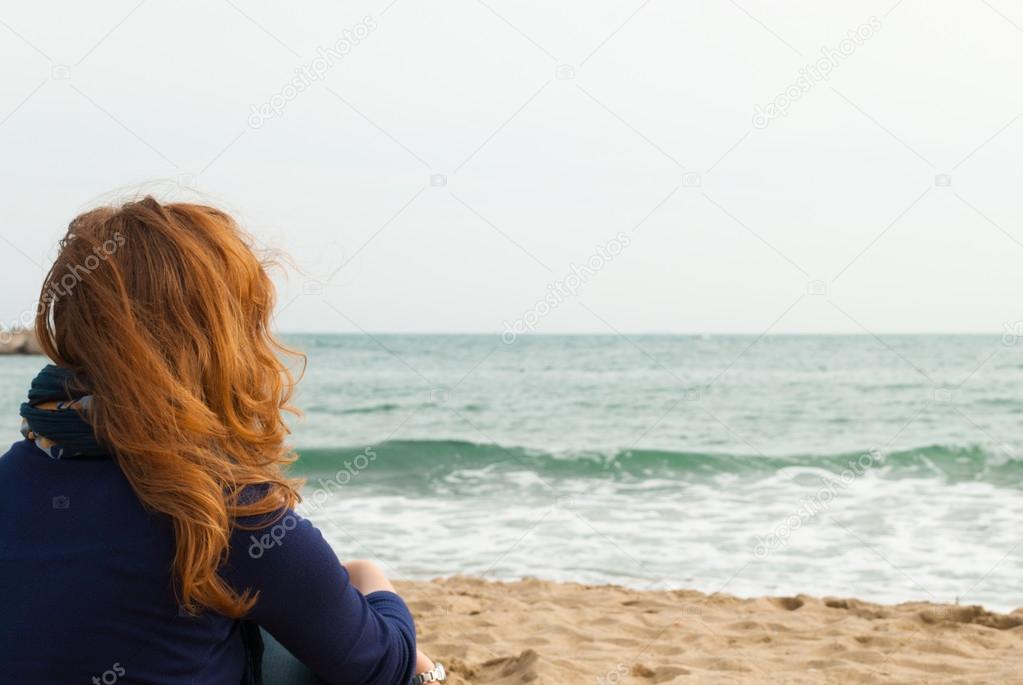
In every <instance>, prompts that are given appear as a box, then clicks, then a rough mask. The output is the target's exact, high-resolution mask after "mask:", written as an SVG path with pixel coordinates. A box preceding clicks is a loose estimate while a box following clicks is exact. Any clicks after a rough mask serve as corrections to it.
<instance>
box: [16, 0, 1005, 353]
mask: <svg viewBox="0 0 1023 685" xmlns="http://www.w3.org/2000/svg"><path fill="white" fill-rule="evenodd" d="M782 4H783V5H784V7H780V5H782ZM1021 67H1023V9H1021V8H1020V7H1019V6H1018V5H1016V4H1014V3H1011V2H1008V1H1007V0H990V1H985V0H976V1H973V0H957V1H955V2H952V1H951V0H936V1H930V2H924V0H902V1H901V2H897V1H896V0H889V1H887V2H869V1H868V2H858V3H847V2H819V1H817V2H810V1H809V0H806V1H799V2H787V3H771V2H766V1H765V0H737V1H736V2H732V1H730V0H714V1H711V0H703V1H700V2H674V1H670V0H650V1H649V2H643V1H642V0H630V1H624V0H623V1H618V2H593V1H589V2H584V1H582V0H562V1H561V2H557V3H551V2H542V1H541V0H534V1H529V2H526V1H518V0H485V2H484V1H480V0H451V1H450V2H444V3H426V2H422V1H421V0H395V1H394V2H391V0H381V1H378V2H350V3H343V4H342V3H334V2H303V3H297V4H296V3H279V2H269V1H268V0H265V1H254V0H230V2H228V1H227V0H206V1H204V2H198V1H197V0H192V1H186V2H175V3H171V2H167V0H144V1H143V2H141V3H138V2H137V0H125V1H121V0H117V1H114V0H96V2H92V3H56V4H54V3H13V2H6V3H2V4H0V198H2V202H0V236H2V239H3V241H4V242H5V243H6V245H5V246H4V249H3V257H2V264H3V270H4V286H5V287H4V288H3V289H2V290H0V318H2V319H3V320H4V321H5V322H10V321H12V320H14V319H16V318H17V317H18V315H19V313H20V312H21V311H22V310H24V309H26V308H27V307H30V306H31V305H32V303H33V298H34V297H35V296H37V294H38V283H39V280H40V277H41V275H42V268H43V267H44V266H46V265H47V262H48V260H50V259H52V257H53V245H54V243H55V241H56V240H57V239H58V237H59V236H60V235H61V234H62V233H63V231H64V229H65V227H66V225H67V222H68V221H69V220H70V219H71V218H72V217H73V216H74V215H75V214H77V213H78V212H79V211H82V210H83V209H86V208H88V207H91V206H93V205H95V204H97V203H100V202H103V201H105V200H111V199H121V198H125V197H130V196H131V195H132V194H134V193H136V192H139V190H140V189H141V190H143V191H145V190H149V191H152V192H154V193H157V194H158V195H160V196H161V197H163V198H165V199H170V198H195V197H199V198H203V199H205V200H206V201H209V202H213V203H216V204H219V205H221V206H224V207H225V208H227V209H228V210H230V211H232V212H234V213H236V215H237V216H238V217H239V219H240V220H241V221H242V222H243V223H244V225H245V226H247V227H248V228H249V229H250V230H251V231H252V232H253V233H254V234H255V235H257V236H258V237H259V239H260V240H261V241H262V242H263V243H265V244H267V245H272V246H274V247H278V248H282V249H284V250H285V251H287V252H288V253H290V255H291V256H292V259H293V261H294V262H295V264H296V265H297V266H298V267H299V269H300V272H299V273H292V274H291V276H290V277H289V278H288V279H287V281H286V282H285V281H283V280H282V282H281V294H280V300H281V303H280V311H279V313H278V325H279V327H280V328H281V329H282V330H285V331H339V332H341V331H358V330H360V329H362V330H367V331H378V332H501V331H503V330H506V325H511V326H514V325H519V326H520V327H522V326H524V327H525V328H524V329H523V330H530V331H533V330H535V331H537V332H540V333H556V332H601V333H607V332H611V331H612V330H618V331H627V332H636V333H639V332H680V333H692V332H698V333H699V332H709V333H714V332H746V333H754V334H758V333H761V332H764V331H770V332H774V333H787V332H788V333H791V332H850V333H852V332H864V331H873V332H917V331H940V332H946V331H1001V330H1002V329H1003V328H1004V327H1005V326H1007V325H1009V326H1011V325H1013V322H1016V321H1020V320H1023V269H1021V268H1020V265H1021V263H1023V202H1021V199H1020V198H1021V194H1020V188H1021V187H1023V171H1021V169H1023V166H1021V164H1020V154H1019V153H1020V151H1021V150H1023V121H1020V120H1019V119H1020V117H1021V114H1023V89H1020V88H1019V76H1020V73H1021V72H1023V69H1021ZM825 72H827V73H825ZM786 91H788V95H787V96H784V98H785V99H786V100H787V101H788V102H787V103H780V104H781V105H782V107H780V108H777V109H772V108H771V107H768V104H769V103H771V102H772V101H775V99H776V98H777V97H778V96H779V95H783V94H785V93H786ZM782 109H783V110H784V111H782ZM191 188H194V190H192V189H191ZM612 252H614V254H612ZM587 262H589V264H590V267H592V268H589V267H588V268H583V265H585V264H587ZM545 297H546V298H547V299H546V300H545V302H546V304H544V303H542V302H541V301H542V300H544V298H545ZM516 322H518V324H516Z"/></svg>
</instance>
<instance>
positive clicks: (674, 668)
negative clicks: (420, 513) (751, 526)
mask: <svg viewBox="0 0 1023 685" xmlns="http://www.w3.org/2000/svg"><path fill="white" fill-rule="evenodd" d="M395 585H396V586H397V589H398V591H399V592H400V593H401V594H402V596H403V597H405V598H406V599H407V600H408V603H409V606H410V608H411V609H412V611H413V614H414V615H415V618H416V623H417V626H418V628H419V631H420V641H421V646H422V648H423V649H424V650H425V651H426V652H427V653H428V654H429V655H430V656H431V657H433V658H435V659H437V660H439V661H441V662H443V663H444V664H445V665H446V666H447V667H448V668H449V671H451V673H452V676H451V678H450V680H449V682H451V683H453V684H456V685H457V684H459V683H466V684H468V683H481V684H482V683H488V684H493V685H511V684H512V683H534V684H536V685H540V684H543V683H550V684H555V683H556V684H559V685H614V684H616V683H622V684H630V683H637V684H639V683H644V684H649V683H708V684H710V683H778V682H785V683H832V682H841V683H873V682H898V683H920V684H923V683H934V682H938V681H940V682H947V683H957V684H966V683H987V684H992V685H993V684H997V683H1010V682H1019V673H1020V672H1021V671H1023V608H1021V609H1017V610H1015V611H1013V612H1012V613H1008V614H1004V613H997V612H991V611H987V610H986V609H984V608H983V607H980V606H970V605H952V604H935V603H931V602H906V603H902V604H895V605H882V604H875V603H872V602H865V601H861V600H857V599H854V598H848V597H841V598H840V597H812V596H808V595H797V596H795V597H756V598H748V599H743V598H739V597H734V596H731V595H726V594H715V595H707V594H705V593H702V592H697V591H693V590H633V589H629V588H625V587H621V586H617V585H584V584H578V583H557V582H552V581H543V580H537V579H533V578H526V579H523V580H520V581H514V582H498V581H489V580H484V579H481V578H477V577H469V576H454V577H451V578H444V579H436V580H431V581H396V582H395Z"/></svg>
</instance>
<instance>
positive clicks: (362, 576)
mask: <svg viewBox="0 0 1023 685" xmlns="http://www.w3.org/2000/svg"><path fill="white" fill-rule="evenodd" d="M344 567H345V568H346V569H348V577H349V579H350V581H351V583H352V585H354V586H355V588H356V589H357V590H358V591H359V592H361V593H362V594H364V595H368V594H369V593H371V592H381V591H384V592H394V586H393V585H391V581H389V580H387V576H385V575H384V572H383V570H382V569H381V568H380V567H379V566H377V565H376V564H374V563H373V562H372V561H367V560H365V559H357V560H355V561H346V562H344ZM433 666H434V663H433V660H432V659H430V657H428V656H426V655H425V654H423V653H422V651H420V650H419V649H416V673H425V672H427V671H432V670H433Z"/></svg>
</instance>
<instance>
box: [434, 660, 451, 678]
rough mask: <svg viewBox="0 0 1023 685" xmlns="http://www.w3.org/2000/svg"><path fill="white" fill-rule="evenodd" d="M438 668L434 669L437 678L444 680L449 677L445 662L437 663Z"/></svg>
mask: <svg viewBox="0 0 1023 685" xmlns="http://www.w3.org/2000/svg"><path fill="white" fill-rule="evenodd" d="M436 666H437V668H435V669H433V674H434V675H435V676H436V677H437V680H444V679H445V678H447V677H448V674H447V672H445V671H444V664H437V665H436Z"/></svg>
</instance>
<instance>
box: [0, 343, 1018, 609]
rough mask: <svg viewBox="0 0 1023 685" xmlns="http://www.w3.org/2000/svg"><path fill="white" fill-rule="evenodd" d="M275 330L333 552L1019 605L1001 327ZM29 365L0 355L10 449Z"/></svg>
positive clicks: (778, 590)
mask: <svg viewBox="0 0 1023 685" xmlns="http://www.w3.org/2000/svg"><path fill="white" fill-rule="evenodd" d="M289 342H290V343H292V344H293V345H295V346H297V347H299V348H301V349H304V350H305V351H306V352H307V353H308V355H309V367H308V372H307V374H306V378H305V380H304V381H303V384H302V386H301V390H300V393H299V396H298V404H299V405H300V406H301V407H302V408H303V409H304V410H305V412H306V413H305V417H304V419H303V420H301V421H300V422H297V423H296V424H295V433H294V436H293V438H294V440H293V442H294V444H295V445H296V446H297V447H298V449H299V452H300V453H301V455H302V458H301V460H300V462H299V464H298V465H297V468H296V470H297V471H298V472H299V473H300V474H301V475H303V476H305V477H306V478H307V479H308V484H307V489H306V502H305V504H304V505H303V510H304V513H306V514H307V515H309V516H310V517H312V518H313V519H314V520H316V521H317V522H318V523H319V524H320V525H321V527H322V528H323V529H324V533H325V534H326V535H327V537H328V538H329V539H330V540H331V542H332V543H333V544H334V546H335V548H336V549H337V550H338V552H339V554H341V555H342V556H348V557H352V556H369V557H374V558H377V559H379V560H381V561H383V562H384V563H385V564H386V565H387V566H388V567H389V568H390V569H391V571H392V572H393V573H394V574H395V575H398V576H402V577H433V576H439V575H451V574H455V573H472V574H478V575H485V576H487V577H490V578H517V577H521V576H524V575H531V576H539V577H544V578H551V579H557V580H576V581H584V582H615V583H623V584H627V585H632V586H636V587H692V588H697V589H701V590H705V591H717V590H724V591H726V592H730V593H734V594H739V595H759V594H765V593H769V594H794V593H798V592H808V593H812V594H832V595H843V596H850V595H851V596H858V597H861V598H866V599H874V600H880V601H902V600H909V599H925V600H933V601H955V600H956V598H960V599H961V601H963V602H964V603H981V604H985V605H986V606H988V607H990V608H995V609H1003V610H1005V609H1013V608H1016V607H1019V606H1023V587H1021V584H1020V582H1019V580H1018V579H1019V577H1020V572H1021V571H1023V562H1021V555H1023V545H1019V543H1020V542H1021V540H1023V531H1021V528H1020V525H1019V523H1020V521H1021V520H1023V496H1021V495H1023V488H1021V479H1023V452H1020V451H1019V441H1018V440H1017V435H1018V434H1019V429H1020V421H1021V419H1023V392H1020V389H1021V388H1023V351H1021V349H1020V348H1021V347H1023V343H1021V344H1020V345H1017V344H1015V342H1016V341H1015V339H1014V338H1013V337H1011V336H1009V337H1006V338H1004V339H1003V337H1002V336H1001V335H997V334H996V335H991V336H885V337H883V338H882V339H875V338H873V337H870V336H859V337H835V336H793V337H765V338H763V339H757V338H755V337H743V336H720V337H719V336H712V337H678V336H630V337H629V338H622V337H602V336H576V337H554V336H550V337H547V336H536V337H526V338H520V339H519V340H518V341H516V342H515V343H514V344H513V345H506V344H503V343H502V342H501V340H500V338H499V337H497V336H492V337H490V336H372V337H370V336H327V335H309V336H291V337H289ZM38 364H39V360H38V359H15V358H7V359H2V360H0V384H2V387H3V388H4V389H5V392H4V393H3V396H4V397H6V398H9V400H8V407H9V411H10V412H11V415H12V421H11V426H12V439H14V437H15V434H16V431H15V429H16V425H17V421H16V418H15V414H16V405H17V402H18V400H19V399H20V397H21V396H22V395H23V393H24V390H23V388H24V386H25V385H26V383H27V381H28V379H29V378H30V376H31V374H32V373H33V372H34V370H35V368H36V367H37V366H38ZM1017 545H1019V547H1017Z"/></svg>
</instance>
